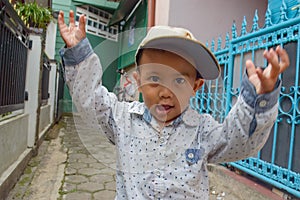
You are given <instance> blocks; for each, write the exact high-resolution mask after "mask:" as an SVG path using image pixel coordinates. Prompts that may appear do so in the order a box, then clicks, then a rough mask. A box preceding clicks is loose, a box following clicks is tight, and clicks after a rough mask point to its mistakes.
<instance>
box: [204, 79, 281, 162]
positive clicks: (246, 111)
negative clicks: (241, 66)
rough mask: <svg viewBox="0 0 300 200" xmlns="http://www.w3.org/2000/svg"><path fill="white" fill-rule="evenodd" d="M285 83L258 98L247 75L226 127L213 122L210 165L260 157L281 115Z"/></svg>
mask: <svg viewBox="0 0 300 200" xmlns="http://www.w3.org/2000/svg"><path fill="white" fill-rule="evenodd" d="M280 88H281V81H280V80H278V81H277V83H276V87H275V89H274V90H273V91H272V92H270V93H267V94H261V95H258V94H256V91H255V88H254V86H253V85H252V83H251V82H250V81H249V79H248V76H247V75H246V74H245V75H244V77H243V81H242V84H241V91H240V95H239V97H238V99H237V102H236V103H235V105H234V106H233V107H232V109H231V111H230V112H229V113H228V115H227V117H226V118H225V120H224V122H223V124H218V123H217V122H216V121H214V120H212V119H210V121H211V123H212V128H211V130H210V131H209V132H208V133H207V134H206V135H204V138H205V139H206V141H207V142H208V141H211V142H212V144H213V145H209V146H211V149H210V151H209V155H208V162H213V163H220V162H230V161H236V160H240V159H244V158H247V157H249V156H253V155H254V154H256V153H257V152H258V151H259V150H260V149H261V148H262V147H263V145H264V144H265V142H266V141H267V139H268V137H269V134H270V131H271V129H272V127H273V125H274V122H275V120H276V117H277V114H278V97H279V93H280Z"/></svg>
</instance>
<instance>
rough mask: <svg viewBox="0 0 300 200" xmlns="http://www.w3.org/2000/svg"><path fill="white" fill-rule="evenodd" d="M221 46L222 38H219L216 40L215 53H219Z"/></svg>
mask: <svg viewBox="0 0 300 200" xmlns="http://www.w3.org/2000/svg"><path fill="white" fill-rule="evenodd" d="M221 44H222V38H221V36H219V38H218V47H217V51H220V50H221Z"/></svg>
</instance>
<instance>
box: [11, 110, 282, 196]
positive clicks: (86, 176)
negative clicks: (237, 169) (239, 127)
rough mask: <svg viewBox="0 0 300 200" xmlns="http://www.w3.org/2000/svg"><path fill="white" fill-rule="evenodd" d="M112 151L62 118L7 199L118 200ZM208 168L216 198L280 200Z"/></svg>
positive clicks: (94, 134)
mask: <svg viewBox="0 0 300 200" xmlns="http://www.w3.org/2000/svg"><path fill="white" fill-rule="evenodd" d="M74 119H75V120H74ZM74 121H75V122H76V123H74ZM113 151H114V150H113V145H111V144H110V143H108V142H107V140H106V138H104V137H102V136H101V134H99V133H97V132H95V131H91V130H90V129H88V128H87V127H86V126H85V125H84V124H83V123H82V122H81V121H80V120H78V118H77V117H76V116H75V117H73V116H64V117H63V118H62V119H61V121H60V122H59V123H58V125H56V126H55V127H54V128H53V129H52V130H51V131H49V133H48V135H47V137H46V140H45V141H44V142H43V143H42V145H41V146H40V147H39V153H38V156H36V157H34V158H32V159H31V161H30V162H29V164H28V166H27V168H26V170H25V171H24V174H23V176H22V177H21V178H20V180H19V182H18V183H17V184H16V186H15V188H14V189H13V190H12V191H11V192H10V195H9V197H8V200H20V199H24V200H44V199H45V200H98V199H99V200H106V199H107V200H110V199H114V196H115V186H116V183H115V180H116V178H115V170H114V169H113V166H114V163H115V155H114V153H113ZM99 160H101V161H102V162H99ZM209 168H210V169H211V172H210V185H211V186H210V189H211V196H210V199H212V200H214V199H218V200H227V199H228V200H243V199H245V200H271V199H273V200H274V199H279V198H278V196H276V195H274V194H272V193H270V192H269V191H266V190H265V192H263V193H262V192H258V189H257V188H258V187H259V188H262V187H261V186H259V185H257V184H256V183H253V182H250V185H249V183H248V184H244V183H241V182H239V181H238V180H237V179H235V178H233V176H232V175H228V173H227V172H226V171H225V172H226V173H224V170H226V169H224V168H223V167H221V166H216V165H212V166H210V167H209ZM227 171H228V170H227ZM240 180H241V179H240ZM251 184H252V186H253V187H252V186H251ZM255 187H257V188H255Z"/></svg>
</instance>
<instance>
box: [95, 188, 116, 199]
mask: <svg viewBox="0 0 300 200" xmlns="http://www.w3.org/2000/svg"><path fill="white" fill-rule="evenodd" d="M115 196H116V192H115V191H108V190H103V191H100V192H96V193H95V194H94V199H97V200H98V199H101V200H112V199H115Z"/></svg>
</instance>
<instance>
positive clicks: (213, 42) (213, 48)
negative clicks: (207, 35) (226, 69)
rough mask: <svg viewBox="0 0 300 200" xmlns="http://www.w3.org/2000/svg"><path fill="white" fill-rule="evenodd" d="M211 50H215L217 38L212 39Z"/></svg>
mask: <svg viewBox="0 0 300 200" xmlns="http://www.w3.org/2000/svg"><path fill="white" fill-rule="evenodd" d="M210 50H211V51H212V52H214V51H215V39H212V41H211V47H210Z"/></svg>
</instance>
